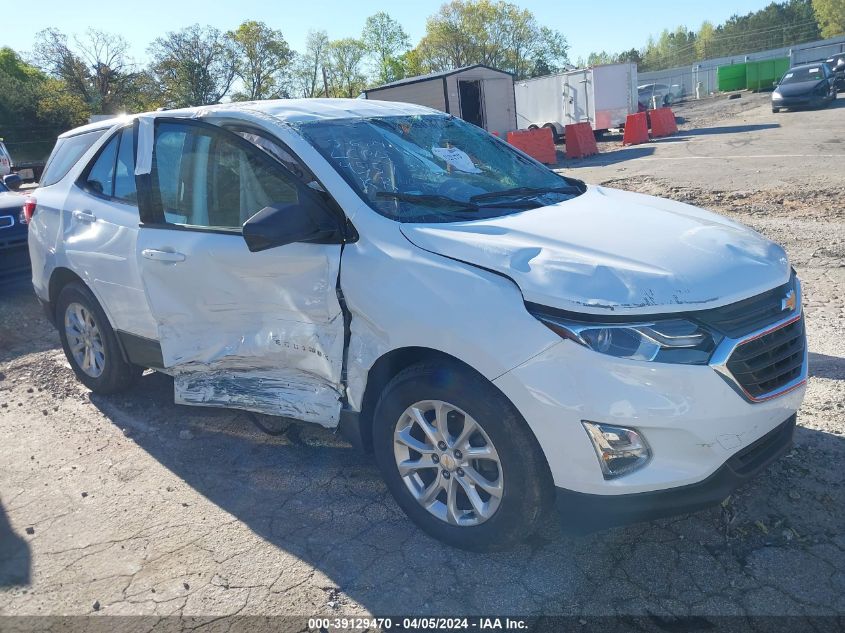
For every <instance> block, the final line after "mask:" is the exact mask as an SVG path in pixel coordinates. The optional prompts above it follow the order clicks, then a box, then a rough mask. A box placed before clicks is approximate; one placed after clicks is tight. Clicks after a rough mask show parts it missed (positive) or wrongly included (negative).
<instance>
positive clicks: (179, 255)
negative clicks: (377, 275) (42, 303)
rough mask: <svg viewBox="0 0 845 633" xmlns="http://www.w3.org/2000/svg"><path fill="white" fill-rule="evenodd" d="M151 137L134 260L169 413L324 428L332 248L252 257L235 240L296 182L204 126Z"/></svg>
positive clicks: (298, 247)
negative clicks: (284, 420)
mask: <svg viewBox="0 0 845 633" xmlns="http://www.w3.org/2000/svg"><path fill="white" fill-rule="evenodd" d="M153 138H154V141H153V153H152V168H151V171H150V174H149V176H148V177H147V178H146V179H143V178H140V177H139V179H138V183H139V198H140V200H141V202H140V206H141V221H142V223H141V227H140V231H139V237H138V245H137V258H138V262H139V265H140V269H141V276H142V279H143V283H144V287H145V290H146V293H147V298H148V301H149V305H150V310H151V312H152V314H153V317H154V318H155V320H156V322H157V326H158V338H159V341H160V343H161V350H162V359H163V364H164V368H165V370H166V371H167V372H168V373H171V374H172V375H173V376H174V385H175V398H176V401H177V403H181V404H192V405H202V406H220V407H232V408H239V409H246V410H250V411H257V412H262V413H268V414H273V415H281V416H287V417H291V418H296V419H300V420H306V421H309V422H316V423H318V424H322V425H324V426H328V427H333V426H336V425H337V422H338V418H339V413H340V408H341V405H340V401H341V395H342V392H343V390H342V387H341V382H342V377H341V372H342V359H343V353H344V319H343V316H342V310H341V306H340V303H339V300H338V295H337V280H338V269H339V265H340V253H341V247H340V244H315V243H294V244H288V245H285V246H280V247H277V248H271V249H269V250H265V251H261V252H257V253H253V252H250V251H249V250H248V248H247V245H246V243H245V242H244V239H243V235H242V230H241V226H242V224H243V222H244V221H245V220H247V219H248V218H249V217H251V216H252V215H254V214H255V213H257V212H258V211H260V210H261V209H263V208H264V207H267V206H272V205H278V204H285V203H296V202H297V201H298V200H299V199H300V198H301V197H302V195H303V187H304V183H302V182H301V181H300V180H299V179H297V178H296V176H294V175H293V174H291V173H290V172H289V171H288V170H286V169H285V168H284V167H283V166H282V164H281V163H280V162H279V161H277V160H274V159H273V158H271V157H270V156H269V155H268V154H267V153H266V152H263V151H262V150H260V149H258V148H257V147H256V146H255V145H253V144H252V143H250V142H249V141H246V140H244V138H242V137H241V136H238V135H236V134H234V133H232V132H230V131H227V130H224V129H221V128H220V127H218V126H216V125H212V124H210V123H206V122H198V121H196V120H185V119H165V118H157V119H156V120H155V128H154V136H153ZM139 160H140V156H139ZM144 183H146V184H144ZM145 190H146V191H145Z"/></svg>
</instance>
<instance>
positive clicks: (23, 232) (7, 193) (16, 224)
mask: <svg viewBox="0 0 845 633" xmlns="http://www.w3.org/2000/svg"><path fill="white" fill-rule="evenodd" d="M19 183H20V179H19V178H18V176H16V175H9V176H6V177H5V178H2V179H0V280H4V279H7V278H9V277H11V276H13V275H18V274H22V273H25V272H26V271H28V270H29V251H28V250H27V225H26V224H24V223H23V222H21V214H22V213H23V207H24V204H25V202H26V198H25V197H24V196H23V195H21V194H19V193H17V192H15V191H13V190H12V189H11V188H10V186H11V187H12V188H15V187H17V185H18V184H19Z"/></svg>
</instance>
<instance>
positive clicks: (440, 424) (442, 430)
mask: <svg viewBox="0 0 845 633" xmlns="http://www.w3.org/2000/svg"><path fill="white" fill-rule="evenodd" d="M452 410H453V409H452V407H450V406H449V405H448V404H446V403H445V402H436V403H434V420H435V421H436V422H437V426H436V429H435V430H436V432H437V435H438V436H439V439H440V440H441V441H443V442H446V445H447V446H451V445H452V442H451V439H452V438H451V437H450V436H449V426H448V416H449V412H450V411H452Z"/></svg>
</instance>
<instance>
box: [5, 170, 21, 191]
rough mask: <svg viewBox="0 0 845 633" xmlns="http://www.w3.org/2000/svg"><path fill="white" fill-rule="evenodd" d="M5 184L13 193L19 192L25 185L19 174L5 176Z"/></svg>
mask: <svg viewBox="0 0 845 633" xmlns="http://www.w3.org/2000/svg"><path fill="white" fill-rule="evenodd" d="M3 184H4V185H6V186H7V187H8V188H9V189H11V190H12V191H17V190H18V189H20V186H21V185H22V184H23V180H21V177H20V176H18V175H17V174H9V175H7V176H3Z"/></svg>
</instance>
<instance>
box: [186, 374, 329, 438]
mask: <svg viewBox="0 0 845 633" xmlns="http://www.w3.org/2000/svg"><path fill="white" fill-rule="evenodd" d="M224 365H225V363H224ZM173 387H174V396H175V400H176V403H177V404H187V405H199V406H204V407H227V408H233V409H243V410H245V411H254V412H255V413H265V414H267V415H278V416H282V417H287V418H294V419H297V420H303V421H305V422H314V423H316V424H319V425H321V426H325V427H328V428H333V427H335V426H337V423H338V418H339V415H340V407H339V406H338V402H339V399H340V397H341V392H340V390H339V388H338V386H336V385H334V384H332V383H330V382H329V381H327V380H326V379H325V378H322V377H320V376H316V375H313V374H305V373H303V372H300V371H294V370H285V369H284V368H279V367H268V368H265V369H258V368H255V367H251V368H249V369H234V368H215V369H211V368H198V369H197V370H191V369H189V368H185V369H180V370H179V371H177V372H174V373H173Z"/></svg>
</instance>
